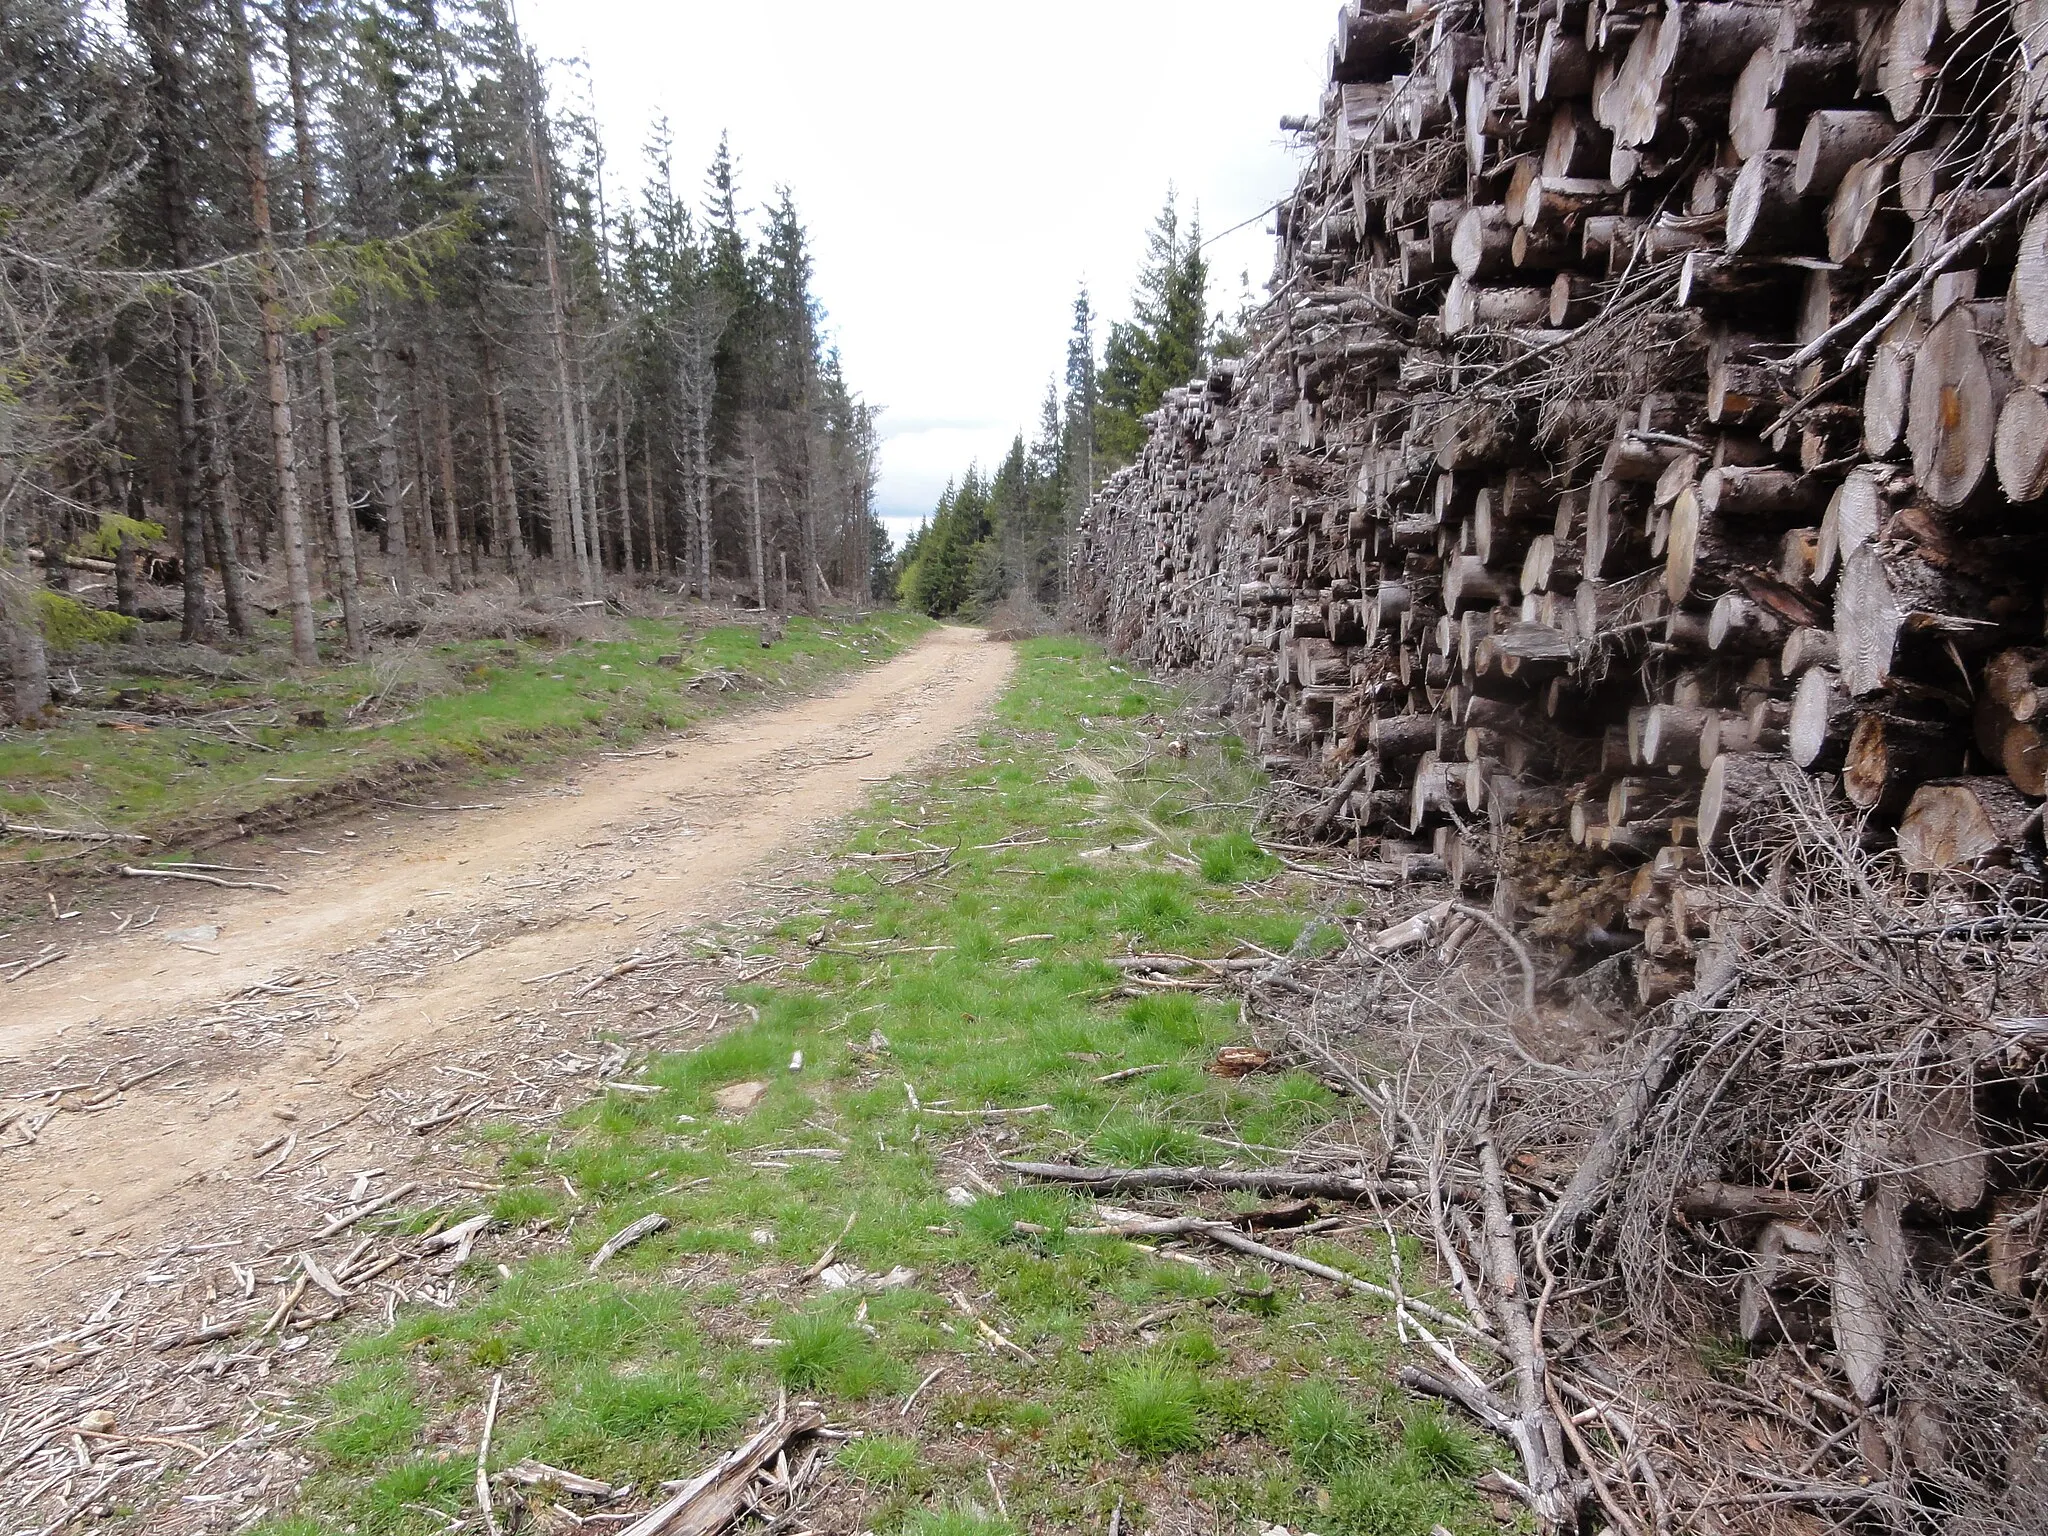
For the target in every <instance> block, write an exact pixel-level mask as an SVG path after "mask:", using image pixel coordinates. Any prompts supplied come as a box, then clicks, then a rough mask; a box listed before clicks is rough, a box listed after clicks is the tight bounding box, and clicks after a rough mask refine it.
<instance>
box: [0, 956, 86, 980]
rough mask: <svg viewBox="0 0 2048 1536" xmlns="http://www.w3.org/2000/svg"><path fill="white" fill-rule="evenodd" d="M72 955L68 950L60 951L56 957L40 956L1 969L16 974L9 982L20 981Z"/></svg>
mask: <svg viewBox="0 0 2048 1536" xmlns="http://www.w3.org/2000/svg"><path fill="white" fill-rule="evenodd" d="M70 953H71V951H70V950H68V949H60V950H59V951H57V953H56V954H54V955H39V956H37V957H36V958H35V959H33V960H22V961H18V962H16V963H15V964H13V965H11V966H7V967H0V969H8V970H12V971H13V972H14V974H13V975H12V976H10V977H8V978H7V979H8V980H9V981H19V980H21V978H22V977H24V976H27V975H30V974H31V973H33V972H35V971H40V970H41V969H42V968H43V967H44V966H46V965H55V964H56V963H57V962H58V961H59V960H62V959H65V958H67V957H68V956H69V955H70Z"/></svg>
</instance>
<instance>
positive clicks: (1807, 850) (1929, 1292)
mask: <svg viewBox="0 0 2048 1536" xmlns="http://www.w3.org/2000/svg"><path fill="white" fill-rule="evenodd" d="M1783 787H1784V794H1783V796H1782V798H1781V799H1779V800H1777V801H1775V802H1774V803H1772V804H1771V805H1770V806H1769V807H1768V808H1767V809H1766V810H1764V811H1762V812H1761V813H1759V814H1758V815H1756V816H1755V817H1753V818H1752V819H1751V821H1750V822H1749V823H1748V824H1746V825H1745V826H1744V828H1743V829H1742V835H1741V836H1740V838H1738V839H1737V840H1736V843H1735V846H1734V849H1733V851H1731V853H1730V854H1729V855H1728V856H1727V858H1726V859H1725V860H1724V861H1722V864H1721V866H1720V867H1719V868H1717V869H1714V870H1711V871H1710V872H1709V874H1708V877H1707V881H1706V886H1705V889H1706V890H1707V892H1709V893H1710V894H1711V896H1712V898H1713V910H1712V921H1711V937H1710V938H1705V939H1702V940H1701V942H1700V949H1701V951H1702V953H1701V956H1700V978H1701V979H1700V983H1699V988H1698V989H1697V990H1695V991H1694V992H1691V993H1688V994H1685V995H1684V996H1682V997H1680V998H1678V999H1676V1000H1675V1001H1674V1002H1672V1003H1671V1004H1668V1005H1666V1006H1665V1007H1664V1008H1663V1009H1661V1010H1658V1011H1657V1012H1656V1013H1653V1014H1652V1015H1651V1016H1650V1017H1649V1019H1648V1020H1647V1021H1646V1024H1645V1026H1636V1025H1634V1024H1632V1023H1631V1015H1632V1013H1633V999H1632V998H1629V999H1618V998H1616V997H1613V996H1610V995H1606V994H1603V993H1602V991H1601V988H1600V986H1599V984H1598V978H1599V972H1598V971H1597V970H1596V971H1595V972H1594V973H1593V974H1592V976H1591V977H1590V978H1587V977H1581V978H1580V979H1578V980H1576V981H1574V982H1571V983H1559V984H1556V985H1551V984H1548V981H1547V978H1546V977H1545V976H1544V975H1543V973H1542V962H1541V961H1540V960H1538V959H1537V958H1536V957H1534V956H1532V954H1531V953H1530V952H1529V950H1528V949H1527V948H1525V947H1524V946H1523V945H1522V944H1521V942H1520V941H1519V940H1517V939H1515V938H1513V937H1512V936H1511V935H1509V934H1508V933H1507V931H1506V930H1505V929H1503V928H1500V927H1498V926H1497V925H1492V924H1487V923H1481V922H1475V921H1472V920H1471V917H1469V916H1468V915H1467V913H1468V912H1471V910H1472V909H1462V908H1459V907H1457V906H1456V905H1455V904H1448V903H1447V904H1440V905H1439V906H1437V907H1434V908H1429V909H1425V910H1424V911H1422V912H1419V913H1416V914H1414V915H1412V916H1410V917H1409V918H1408V919H1406V920H1405V921H1403V922H1399V923H1395V924H1393V925H1392V926H1389V927H1384V928H1377V927H1375V929H1372V930H1362V931H1360V932H1357V933H1355V934H1354V936H1353V938H1354V942H1353V943H1352V945H1351V946H1350V948H1349V949H1348V950H1347V951H1346V952H1344V953H1342V954H1340V955H1337V956H1334V957H1332V959H1331V960H1330V961H1329V962H1328V963H1327V966H1326V968H1325V969H1324V970H1323V971H1322V972H1321V974H1319V975H1317V976H1316V977H1315V978H1314V980H1315V983H1316V984H1315V985H1314V986H1313V987H1311V988H1309V989H1307V990H1305V991H1304V990H1299V989H1296V990H1290V991H1288V992H1286V993H1284V994H1283V993H1279V992H1273V993H1268V994H1265V995H1262V996H1259V997H1257V998H1255V999H1254V1002H1255V1007H1256V1009H1257V1012H1258V1013H1260V1014H1263V1015H1264V1017H1265V1018H1266V1019H1267V1020H1268V1022H1269V1027H1271V1028H1272V1029H1273V1030H1274V1031H1275V1032H1276V1033H1278V1032H1285V1034H1286V1037H1287V1039H1288V1041H1289V1043H1290V1044H1291V1046H1292V1048H1293V1049H1294V1050H1295V1051H1296V1052H1297V1053H1299V1054H1300V1055H1301V1056H1302V1057H1304V1058H1305V1059H1306V1060H1308V1061H1309V1062H1310V1063H1312V1064H1313V1065H1314V1066H1315V1067H1316V1068H1317V1069H1318V1070H1320V1071H1321V1072H1322V1073H1323V1074H1324V1075H1325V1076H1326V1077H1328V1078H1329V1079H1330V1080H1331V1081H1332V1082H1334V1083H1335V1084H1337V1085H1338V1086H1340V1087H1343V1088H1345V1089H1347V1090H1348V1091H1350V1092H1351V1093H1352V1094H1353V1095H1355V1096H1357V1097H1359V1098H1361V1099H1363V1100H1364V1101H1366V1102H1367V1103H1369V1104H1370V1105H1372V1106H1373V1108H1374V1110H1375V1111H1376V1112H1377V1114H1378V1116H1379V1118H1380V1121H1381V1125H1382V1128H1383V1137H1384V1146H1383V1148H1382V1149H1381V1151H1380V1153H1379V1154H1378V1155H1380V1157H1381V1158H1382V1162H1381V1167H1380V1169H1379V1170H1378V1171H1379V1172H1380V1173H1382V1174H1384V1175H1400V1176H1402V1177H1404V1178H1407V1179H1412V1180H1413V1181H1414V1182H1415V1185H1416V1186H1417V1187H1418V1188H1419V1189H1420V1190H1421V1191H1422V1193H1421V1194H1420V1195H1419V1196H1418V1197H1417V1198H1415V1199H1414V1200H1412V1201H1410V1202H1409V1203H1408V1205H1407V1208H1406V1211H1405V1216H1406V1219H1407V1220H1408V1221H1409V1223H1410V1224H1411V1225H1412V1226H1414V1227H1415V1228H1417V1229H1418V1230H1421V1231H1426V1232H1428V1233H1430V1234H1431V1235H1433V1237H1434V1241H1435V1245H1436V1250H1437V1259H1438V1268H1439V1271H1440V1273H1441V1274H1442V1276H1443V1277H1444V1278H1445V1279H1446V1280H1447V1282H1448V1283H1449V1284H1450V1286H1451V1287H1452V1288H1453V1289H1455V1290H1456V1291H1457V1292H1458V1293H1459V1294H1460V1295H1461V1296H1462V1297H1463V1299H1464V1300H1465V1302H1466V1306H1467V1309H1468V1311H1469V1313H1470V1315H1471V1316H1472V1317H1474V1318H1475V1319H1480V1320H1482V1326H1483V1327H1484V1329H1485V1330H1486V1332H1487V1333H1488V1335H1489V1337H1490V1338H1491V1339H1492V1340H1496V1341H1498V1346H1499V1348H1498V1350H1497V1351H1495V1350H1488V1351H1486V1352H1485V1354H1484V1355H1482V1356H1481V1357H1479V1358H1476V1359H1475V1358H1473V1357H1472V1355H1471V1352H1470V1351H1469V1349H1465V1347H1464V1346H1465V1344H1466V1342H1468V1341H1460V1340H1455V1339H1454V1340H1451V1341H1449V1343H1446V1342H1445V1341H1443V1340H1441V1339H1438V1338H1435V1337H1433V1336H1431V1335H1429V1334H1428V1333H1427V1331H1426V1330H1422V1331H1418V1330H1417V1329H1416V1328H1415V1327H1414V1326H1412V1325H1413V1319H1412V1318H1408V1317H1405V1316H1404V1318H1403V1319H1402V1331H1403V1333H1404V1336H1405V1337H1407V1338H1408V1339H1409V1340H1410V1341H1411V1342H1414V1343H1416V1344H1418V1345H1419V1346H1420V1347H1422V1348H1424V1349H1426V1350H1427V1351H1429V1352H1430V1354H1431V1355H1432V1356H1434V1357H1435V1358H1433V1359H1431V1360H1430V1361H1429V1363H1428V1364H1427V1365H1425V1366H1421V1367H1419V1368H1413V1369H1410V1370H1409V1371H1407V1372H1406V1373H1405V1376H1404V1379H1406V1380H1407V1381H1408V1382H1409V1384H1410V1385H1411V1386H1414V1387H1416V1388H1418V1389H1420V1390H1424V1391H1428V1392H1432V1393H1435V1394H1436V1395H1439V1396H1443V1397H1447V1398H1450V1399H1452V1400H1454V1401H1457V1402H1459V1403H1461V1404H1462V1405H1463V1406H1465V1407H1466V1408H1467V1409H1469V1410H1470V1411H1471V1412H1472V1413H1473V1414H1474V1415H1475V1416H1476V1417H1477V1418H1478V1419H1479V1420H1480V1421H1481V1422H1483V1423H1485V1424H1487V1425H1488V1427H1490V1428H1492V1429H1494V1430H1495V1431H1497V1432H1498V1433H1499V1434H1501V1435H1502V1437H1503V1438H1504V1439H1505V1440H1506V1441H1507V1442H1508V1443H1509V1444H1510V1445H1512V1446H1513V1448H1514V1450H1515V1452H1516V1454H1517V1456H1518V1457H1519V1459H1520V1460H1521V1462H1522V1469H1523V1472H1524V1474H1525V1476H1524V1478H1523V1486H1522V1488H1521V1490H1519V1491H1521V1492H1522V1493H1523V1495H1524V1497H1525V1498H1526V1500H1527V1502H1528V1503H1529V1504H1530V1505H1531V1507H1532V1508H1533V1509H1534V1510H1535V1511H1536V1512H1537V1514H1538V1515H1539V1517H1540V1518H1542V1519H1544V1520H1545V1521H1546V1522H1556V1521H1562V1520H1564V1519H1565V1516H1564V1514H1563V1510H1564V1509H1566V1508H1568V1507H1571V1506H1574V1505H1575V1504H1583V1505H1585V1506H1586V1507H1588V1508H1589V1509H1590V1508H1591V1506H1593V1505H1594V1504H1596V1503H1597V1505H1598V1506H1599V1510H1600V1513H1601V1514H1604V1516H1605V1518H1606V1520H1607V1522H1608V1523H1609V1524H1610V1525H1611V1526H1612V1527H1613V1528H1615V1529H1617V1530H1624V1531H1644V1532H1647V1531H1651V1530H1656V1531H1664V1530H1673V1529H1727V1530H1769V1529H1776V1528H1789V1527H1788V1526H1787V1525H1786V1523H1785V1522H1788V1521H1791V1522H1804V1521H1806V1520H1808V1519H1809V1518H1811V1517H1812V1516H1815V1515H1818V1516H1820V1517H1823V1518H1825V1519H1829V1520H1846V1521H1850V1522H1853V1523H1855V1524H1856V1525H1857V1526H1858V1527H1859V1528H1864V1529H1896V1530H1941V1531H1944V1532H1949V1531H1955V1532H1971V1533H1975V1532H1984V1533H1987V1536H1988V1533H1990V1532H1993V1531H2012V1530H2038V1529H2048V1367H2044V1365H2043V1362H2044V1360H2048V1352H2044V1349H2043V1343H2044V1340H2043V1333H2044V1324H2048V1260H2044V1256H2043V1255H2044V1245H2043V1234H2044V1231H2048V1198H2044V1194H2043V1191H2044V1187H2048V1158H2044V1156H2043V1152H2044V1146H2048V1143H2044V1139H2043V1136H2042V1127H2043V1124H2044V1121H2048V1115H2044V1108H2048V1104H2044V1096H2043V1089H2044V1085H2048V1082H2044V1080H2048V909H2044V908H2043V906H2042V905H2041V903H2040V902H2039V901H2038V900H2037V899H2033V898H2029V897H2027V896H2024V895H2020V894H2016V892H2017V891H2018V890H2019V889H2021V888H2020V887H2016V886H2015V885H2013V884H2012V883H2011V882H2007V883H2005V884H2002V885H2001V884H1992V883H1985V882H1980V881H1975V880H1968V879H1956V878H1945V879H1943V880H1941V881H1940V882H1937V883H1935V884H1932V885H1930V884H1927V883H1926V882H1924V881H1921V882H1918V883H1915V882H1912V881H1909V880H1907V879H1906V878H1905V877H1904V876H1903V875H1901V874H1900V873H1899V872H1898V870H1897V867H1896V862H1895V860H1894V859H1893V858H1892V857H1891V856H1889V855H1888V854H1884V853H1877V852H1872V851H1870V850H1869V849H1867V848H1865V847H1864V846H1862V845H1861V843H1860V841H1859V836H1860V829H1859V828H1858V827H1857V826H1856V825H1854V824H1852V823H1850V822H1848V821H1846V820H1844V819H1842V818H1841V817H1839V816H1837V815H1836V814H1834V812H1833V809H1832V808H1831V807H1829V806H1827V805H1825V804H1823V802H1822V800H1821V798H1820V791H1819V790H1818V789H1816V788H1815V787H1814V786H1813V784H1812V782H1811V781H1809V780H1806V779H1804V778H1803V777H1800V776H1797V775H1791V774H1788V775H1787V776H1786V782H1785V784H1784V786H1783ZM1472 915H1473V916H1476V915H1477V914H1476V913H1472ZM1377 921H1381V920H1376V922H1377ZM1489 957H1492V958H1491V959H1490V958H1489ZM1496 961H1497V963H1495V962H1496ZM1295 980H1296V981H1297V982H1299V981H1300V980H1302V977H1301V975H1300V974H1299V973H1297V974H1296V977H1295ZM1396 1219H1401V1218H1400V1217H1399V1216H1397V1217H1396ZM1451 1344H1457V1345H1458V1346H1459V1348H1460V1349H1461V1350H1463V1351H1464V1356H1465V1358H1463V1359H1457V1358H1455V1357H1454V1356H1453V1355H1452V1351H1451V1348H1450V1346H1451ZM1496 1353H1497V1355H1498V1358H1487V1356H1492V1355H1495V1354H1496ZM1546 1478H1547V1479H1549V1481H1548V1483H1546V1481H1545V1479H1546ZM1800 1528H1811V1527H1810V1526H1807V1525H1804V1524H1801V1526H1800Z"/></svg>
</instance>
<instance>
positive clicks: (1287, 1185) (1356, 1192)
mask: <svg viewBox="0 0 2048 1536" xmlns="http://www.w3.org/2000/svg"><path fill="white" fill-rule="evenodd" d="M996 1166H997V1167H999V1168H1001V1169H1002V1170H1003V1171H1004V1172H1005V1173H1014V1174H1016V1175H1017V1176H1018V1177H1019V1178H1024V1179H1040V1180H1043V1181H1045V1182H1046V1183H1049V1184H1074V1185H1078V1186H1080V1187H1081V1188H1083V1189H1094V1190H1100V1191H1102V1192H1103V1193H1105V1194H1132V1193H1135V1192H1137V1191H1139V1190H1146V1189H1179V1190H1191V1191H1218V1190H1236V1191H1244V1192H1248V1193H1251V1194H1256V1195H1321V1196H1324V1197H1325V1198H1328V1199H1332V1200H1366V1199H1370V1198H1372V1197H1373V1196H1376V1195H1378V1196H1385V1197H1387V1198H1391V1199H1396V1200H1412V1199H1415V1198H1416V1197H1418V1196H1420V1195H1421V1194H1422V1193H1423V1189H1422V1186H1421V1185H1420V1184H1418V1183H1416V1182H1414V1181H1413V1180H1410V1179H1361V1178H1356V1177H1353V1176H1351V1175H1349V1174H1336V1173H1289V1172H1287V1171H1285V1170H1273V1171H1254V1172H1249V1173H1240V1172H1236V1171H1233V1170H1230V1169H1226V1168H1081V1167H1076V1166H1074V1165H1072V1164H1069V1163H1010V1162H1002V1163H998V1164H997V1165H996Z"/></svg>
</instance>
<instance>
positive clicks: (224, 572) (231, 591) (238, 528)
mask: <svg viewBox="0 0 2048 1536" xmlns="http://www.w3.org/2000/svg"><path fill="white" fill-rule="evenodd" d="M224 409H225V407H224V406H223V405H222V403H221V381H220V375H219V373H218V371H212V372H209V374H208V375H207V379H206V390H205V398H204V403H203V406H202V409H201V411H200V419H201V421H202V422H204V424H205V428H206V481H207V497H206V507H207V515H208V516H209V517H210V518H212V520H213V543H214V548H215V550H216V551H217V552H218V553H219V555H220V589H221V604H222V606H223V607H225V608H226V609H227V615H228V629H229V630H230V631H231V632H232V633H234V634H236V635H238V636H244V637H246V636H247V635H248V634H249V633H250V624H249V600H248V594H247V593H246V592H245V591H244V590H243V586H242V498H241V493H240V490H239V488H238V486H237V485H236V482H235V456H234V449H233V445H232V444H230V443H229V441H228V432H227V424H226V422H224V421H223V420H222V411H223V410H224Z"/></svg>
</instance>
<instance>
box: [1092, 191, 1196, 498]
mask: <svg viewBox="0 0 2048 1536" xmlns="http://www.w3.org/2000/svg"><path fill="white" fill-rule="evenodd" d="M1208 290H1209V264H1208V259H1207V258H1206V257H1204V256H1203V254H1202V231H1201V223H1200V220H1199V219H1197V220H1195V221H1193V222H1191V223H1190V224H1189V226H1188V228H1187V230H1186V232H1185V233H1183V231H1182V228H1181V219H1180V213H1179V210H1178V208H1177V206H1176V203H1175V198H1174V194H1173V193H1172V192H1171V191H1169V192H1168V193H1167V197H1166V206H1165V207H1164V208H1162V209H1161V210H1160V213H1159V218H1158V220H1157V221H1156V222H1155V223H1154V225H1153V227H1152V233H1151V236H1150V237H1149V240H1148V242H1147V259H1146V263H1145V268H1144V271H1143V272H1142V273H1140V274H1139V277H1138V286H1137V290H1136V292H1135V293H1134V294H1133V295H1132V301H1131V309H1132V314H1131V318H1130V319H1129V320H1126V321H1119V322H1118V323H1117V324H1115V325H1113V326H1111V327H1110V331H1109V339H1108V340H1107V341H1106V342H1105V343H1104V345H1103V352H1102V374H1101V384H1100V401H1099V404H1098V406H1097V409H1096V413H1095V415H1096V441H1097V444H1098V446H1099V447H1100V449H1101V451H1102V454H1103V456H1104V458H1106V459H1107V460H1108V461H1110V463H1112V464H1128V463H1130V462H1131V461H1132V460H1133V459H1135V458H1136V457H1137V456H1138V451H1139V449H1141V448H1142V447H1143V446H1144V442H1145V428H1144V424H1143V419H1144V417H1145V416H1147V415H1148V414H1150V413H1151V412H1152V411H1154V410H1156V409H1158V406H1159V402H1160V400H1161V399H1162V398H1164V396H1165V394H1166V392H1167V391H1168V390H1169V389H1173V388H1175V387H1177V386H1179V385H1182V384H1185V383H1187V382H1188V380H1189V379H1191V378H1193V377H1194V376H1195V374H1196V373H1197V372H1199V371H1200V370H1201V368H1202V366H1203V364H1204V361H1205V356H1206V343H1207V340H1208V313H1209V312H1208Z"/></svg>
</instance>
